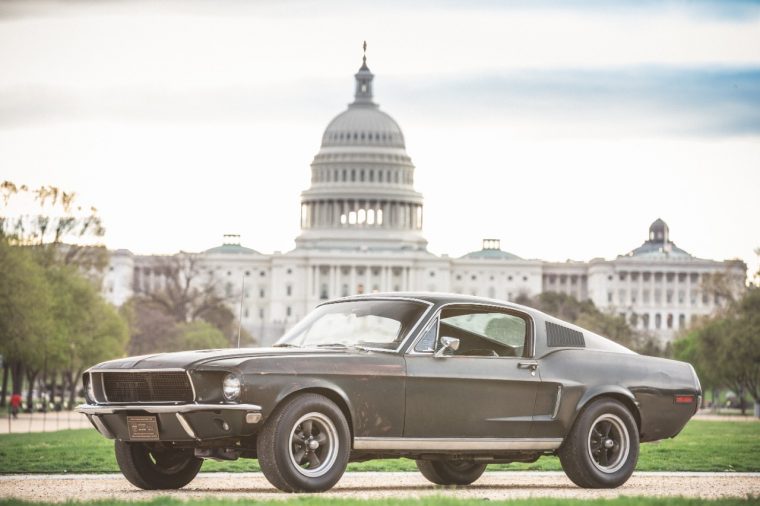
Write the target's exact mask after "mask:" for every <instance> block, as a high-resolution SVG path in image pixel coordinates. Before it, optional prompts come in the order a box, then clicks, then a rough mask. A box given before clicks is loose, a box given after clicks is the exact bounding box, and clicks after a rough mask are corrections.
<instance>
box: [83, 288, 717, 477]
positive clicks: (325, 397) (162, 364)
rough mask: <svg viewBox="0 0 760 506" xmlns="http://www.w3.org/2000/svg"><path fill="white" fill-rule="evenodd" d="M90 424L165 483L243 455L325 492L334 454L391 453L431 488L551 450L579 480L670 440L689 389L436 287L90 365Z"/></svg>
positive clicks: (587, 340)
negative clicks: (235, 340) (246, 337)
mask: <svg viewBox="0 0 760 506" xmlns="http://www.w3.org/2000/svg"><path fill="white" fill-rule="evenodd" d="M84 376H85V377H84V379H85V384H86V387H87V389H86V391H87V404H84V405H82V406H79V408H78V411H80V412H82V413H85V414H86V415H87V416H88V418H89V419H90V420H91V421H92V424H93V425H94V426H95V428H96V429H97V430H98V431H99V432H100V433H101V434H102V435H103V436H105V437H107V438H111V439H114V440H115V449H116V460H117V462H118V464H119V467H120V468H121V470H122V472H123V474H124V476H125V477H126V478H127V479H128V480H129V481H130V482H132V483H133V484H134V485H136V486H138V487H140V488H144V489H158V488H179V487H182V486H184V485H186V484H187V483H189V482H190V481H191V480H192V479H193V478H194V477H195V475H196V474H197V473H198V471H199V470H200V467H201V464H202V463H203V459H222V460H232V459H238V458H258V459H259V463H260V465H261V469H262V471H263V472H264V475H265V476H266V477H267V479H268V480H269V481H270V482H271V483H272V484H273V485H274V486H275V487H277V488H279V489H281V490H284V491H286V492H297V491H311V492H314V491H324V490H327V489H329V488H331V487H332V486H333V485H335V483H336V482H337V481H338V480H339V479H340V477H341V476H342V475H343V472H344V471H345V468H346V464H347V463H348V462H350V461H364V460H369V459H375V458H393V457H407V458H412V459H415V460H416V462H417V466H418V467H419V470H420V471H421V472H422V474H423V475H424V476H425V477H426V478H427V479H429V480H430V481H432V482H433V483H437V484H442V485H445V484H458V485H467V484H470V483H472V482H474V481H475V480H477V479H478V478H479V477H480V475H481V474H482V473H483V471H484V470H485V467H486V465H487V464H489V463H503V462H532V461H535V460H536V459H538V458H539V457H541V456H542V455H554V454H556V455H559V458H560V461H561V463H562V467H563V469H564V470H565V472H566V473H567V475H568V476H569V477H570V479H571V480H572V481H573V482H575V483H576V484H578V485H579V486H581V487H597V488H602V487H617V486H619V485H621V484H623V483H624V482H625V481H626V480H627V479H628V478H629V477H630V476H631V473H632V472H633V470H634V468H635V467H636V461H637V458H638V453H639V443H640V442H646V441H655V440H658V439H663V438H669V437H673V436H675V435H676V434H678V432H679V431H680V430H681V429H682V428H683V426H684V425H685V424H686V422H687V421H688V420H689V419H690V418H691V416H692V415H693V414H694V413H695V412H696V410H697V406H698V404H699V398H700V396H701V393H702V392H701V388H700V385H699V380H698V379H697V376H696V374H695V373H694V369H693V368H692V367H691V366H690V365H689V364H686V363H683V362H676V361H673V360H666V359H661V358H654V357H647V356H642V355H638V354H636V353H634V352H632V351H630V350H628V349H626V348H624V347H622V346H620V345H617V344H615V343H613V342H611V341H609V340H607V339H605V338H603V337H601V336H598V335H596V334H594V333H591V332H589V331H587V330H584V329H582V328H578V327H576V326H573V325H570V324H567V323H564V322H562V321H560V320H557V319H556V318H552V317H550V316H547V315H545V314H543V313H541V312H539V311H536V310H533V309H530V308H527V307H523V306H519V305H515V304H510V303H507V302H501V301H496V300H488V299H481V298H476V297H466V296H459V295H441V294H414V293H407V294H382V295H366V296H356V297H349V298H344V299H339V300H336V301H331V302H327V303H325V304H322V305H320V306H319V307H317V308H316V309H315V310H314V311H313V312H312V313H311V314H309V315H308V316H307V317H306V318H305V319H304V320H303V321H302V322H301V323H299V324H298V325H297V326H296V327H294V328H293V329H292V330H291V331H290V332H288V333H287V334H286V335H285V336H283V337H282V338H281V339H280V340H279V341H278V342H277V344H275V345H274V347H272V348H254V349H228V350H204V351H193V352H182V353H168V354H159V355H150V356H143V357H132V358H125V359H121V360H113V361H110V362H105V363H102V364H98V365H96V366H95V367H92V368H91V369H89V370H88V371H87V372H86V373H85V375H84Z"/></svg>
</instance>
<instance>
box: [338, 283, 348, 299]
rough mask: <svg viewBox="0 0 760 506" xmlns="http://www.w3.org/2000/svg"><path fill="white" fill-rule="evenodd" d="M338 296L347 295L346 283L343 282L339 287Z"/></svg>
mask: <svg viewBox="0 0 760 506" xmlns="http://www.w3.org/2000/svg"><path fill="white" fill-rule="evenodd" d="M340 296H341V297H348V285H347V284H344V285H343V286H342V287H341V289H340Z"/></svg>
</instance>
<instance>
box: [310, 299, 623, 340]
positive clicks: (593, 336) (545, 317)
mask: <svg viewBox="0 0 760 506" xmlns="http://www.w3.org/2000/svg"><path fill="white" fill-rule="evenodd" d="M372 299H406V300H409V299H415V300H421V301H425V302H429V303H431V304H433V305H435V306H440V305H444V304H486V305H491V306H498V307H503V308H506V309H514V310H516V311H522V312H524V313H527V314H528V315H530V316H531V317H532V318H533V320H534V321H536V323H538V324H539V326H540V327H543V325H544V322H547V321H548V322H552V323H556V324H559V325H562V326H565V327H569V328H571V329H574V330H577V331H579V332H582V333H583V334H584V336H585V338H586V341H587V344H586V346H584V348H586V349H597V350H600V349H601V350H606V351H614V352H618V353H635V352H633V351H631V350H630V349H628V348H626V347H624V346H622V345H621V344H618V343H616V342H614V341H612V340H611V339H608V338H606V337H604V336H601V335H599V334H597V333H595V332H591V331H590V330H588V329H585V328H583V327H579V326H578V325H575V324H573V323H570V322H567V321H565V320H562V319H560V318H557V317H555V316H552V315H549V314H546V313H544V312H543V311H539V310H538V309H535V308H532V307H529V306H523V305H522V304H515V303H514V302H509V301H506V300H498V299H489V298H486V297H476V296H474V295H462V294H458V293H442V292H378V293H368V294H362V295H351V296H348V297H342V298H340V299H333V300H330V301H326V302H324V303H325V304H329V303H331V302H341V301H351V300H372ZM537 332H538V334H537V336H536V338H537V341H538V337H539V335H540V336H541V337H542V338H543V339H542V340H545V334H544V331H543V330H538V331H537ZM536 346H539V343H538V342H537V343H536Z"/></svg>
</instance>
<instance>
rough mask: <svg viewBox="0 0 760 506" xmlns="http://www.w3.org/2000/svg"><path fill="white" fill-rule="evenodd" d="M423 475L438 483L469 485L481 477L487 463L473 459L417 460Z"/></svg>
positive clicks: (418, 467)
mask: <svg viewBox="0 0 760 506" xmlns="http://www.w3.org/2000/svg"><path fill="white" fill-rule="evenodd" d="M416 462H417V469H419V470H420V472H421V473H422V476H424V477H425V478H427V480H428V481H430V482H432V483H435V484H436V485H469V484H471V483H473V482H474V481H475V480H477V479H478V478H480V476H481V475H482V474H483V471H485V470H486V465H485V464H478V463H477V462H473V461H471V460H417V461H416Z"/></svg>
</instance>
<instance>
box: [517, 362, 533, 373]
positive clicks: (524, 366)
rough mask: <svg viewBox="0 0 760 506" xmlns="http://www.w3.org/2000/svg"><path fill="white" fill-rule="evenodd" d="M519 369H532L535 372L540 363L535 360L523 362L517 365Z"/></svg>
mask: <svg viewBox="0 0 760 506" xmlns="http://www.w3.org/2000/svg"><path fill="white" fill-rule="evenodd" d="M517 368H518V369H530V370H531V371H533V372H535V371H536V369H538V362H536V361H535V360H526V361H523V362H518V363H517Z"/></svg>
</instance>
